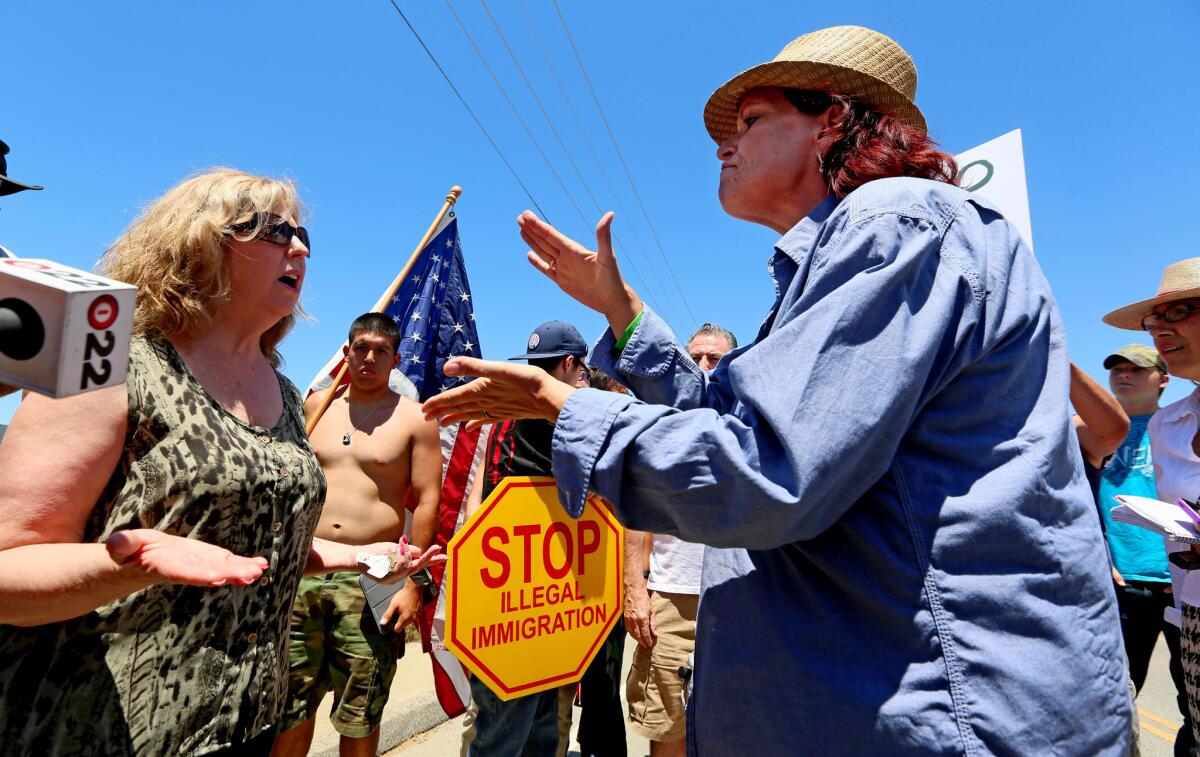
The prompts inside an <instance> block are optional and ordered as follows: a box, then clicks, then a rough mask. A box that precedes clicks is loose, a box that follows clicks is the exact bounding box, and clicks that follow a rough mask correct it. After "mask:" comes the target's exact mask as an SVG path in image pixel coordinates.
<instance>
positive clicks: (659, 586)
mask: <svg viewBox="0 0 1200 757" xmlns="http://www.w3.org/2000/svg"><path fill="white" fill-rule="evenodd" d="M736 347H737V337H735V336H734V335H733V332H731V331H729V330H728V329H725V328H722V327H720V326H718V325H717V324H715V323H706V324H704V325H703V326H701V327H700V328H698V329H696V332H695V333H694V334H692V337H691V339H688V341H687V346H686V349H687V353H688V356H689V357H691V359H692V361H693V362H694V363H695V364H696V365H697V366H698V367H699V368H700V370H702V371H705V372H708V371H711V370H713V369H714V368H716V367H717V363H719V362H720V361H721V358H722V357H724V355H725V353H727V352H729V351H731V350H733V349H735V348H736ZM703 567H704V545H703V544H693V543H692V542H686V541H683V540H682V539H680V538H678V537H675V536H671V535H670V534H652V533H646V532H644V531H634V530H632V529H626V530H625V630H627V631H629V635H630V636H632V637H633V638H634V640H635V641H636V642H637V643H638V646H637V648H636V650H635V651H634V655H633V667H631V668H630V670H629V678H628V679H627V681H626V685H625V698H626V700H628V702H629V723H630V725H631V726H632V727H633V730H634V731H636V732H638V733H639V734H641V735H642V736H645V737H646V738H648V739H650V757H675V756H676V755H679V756H682V755H684V754H686V752H687V750H686V748H685V747H686V744H685V742H684V735H685V727H686V718H685V714H684V706H683V687H684V685H685V684H686V681H685V680H684V678H683V676H682V675H681V670H680V669H681V668H687V667H689V662H688V656H689V655H691V654H692V652H693V650H695V648H696V609H697V606H698V605H699V603H700V572H701V569H702V568H703Z"/></svg>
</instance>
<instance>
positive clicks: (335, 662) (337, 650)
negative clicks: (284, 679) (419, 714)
mask: <svg viewBox="0 0 1200 757" xmlns="http://www.w3.org/2000/svg"><path fill="white" fill-rule="evenodd" d="M358 575H359V574H358V573H354V572H346V573H330V574H328V575H325V576H309V577H308V578H304V579H302V580H301V581H300V589H299V591H298V592H297V593H296V603H295V604H294V605H293V606H292V625H291V632H290V636H291V640H290V645H289V649H288V660H289V674H288V703H287V709H286V710H285V711H284V714H283V719H282V720H281V721H280V723H279V730H280V731H286V730H288V729H289V728H294V727H295V726H297V725H299V724H301V723H303V722H304V721H305V720H308V719H309V718H311V717H313V716H315V715H316V714H317V707H318V705H320V703H321V700H322V699H323V698H324V697H325V693H326V692H327V691H329V690H331V689H332V690H333V709H332V711H331V712H330V714H329V719H330V721H331V722H332V723H333V727H334V728H335V729H336V730H337V732H338V733H340V734H342V735H343V736H349V737H351V738H362V737H364V736H369V735H370V734H371V733H372V732H373V731H374V730H375V729H376V728H378V727H379V723H380V721H381V720H382V719H383V706H384V705H385V704H387V699H388V693H389V690H390V689H391V685H392V678H393V677H394V676H395V675H396V660H398V659H400V657H402V656H403V655H404V634H402V633H392V632H391V631H389V632H387V633H386V634H385V633H382V632H380V630H379V627H378V626H377V625H376V624H375V618H373V617H372V616H371V611H370V609H369V608H368V607H367V601H366V598H365V597H364V596H363V593H362V589H361V588H360V587H359V584H358Z"/></svg>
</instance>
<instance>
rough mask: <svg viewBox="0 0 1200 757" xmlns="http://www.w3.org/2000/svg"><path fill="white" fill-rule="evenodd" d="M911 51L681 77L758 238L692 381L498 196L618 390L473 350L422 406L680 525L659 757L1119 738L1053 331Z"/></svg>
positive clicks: (614, 296) (622, 506) (614, 293)
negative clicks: (678, 749) (761, 252)
mask: <svg viewBox="0 0 1200 757" xmlns="http://www.w3.org/2000/svg"><path fill="white" fill-rule="evenodd" d="M915 90H916V70H915V67H914V66H913V64H912V61H911V59H909V58H908V56H907V54H905V53H904V51H903V50H902V49H901V48H900V47H899V45H897V44H896V43H895V42H893V41H892V40H890V39H888V38H887V37H884V36H883V35H881V34H878V33H876V32H872V31H870V30H867V29H862V28H859V27H836V28H833V29H826V30H822V31H819V32H814V33H812V34H808V35H804V36H802V37H800V38H798V39H796V40H794V41H793V42H792V43H790V44H789V45H788V46H787V47H785V48H784V50H783V51H782V52H781V53H780V54H779V56H778V57H777V58H776V60H775V61H772V62H770V63H766V64H763V65H761V66H757V67H755V68H752V69H750V70H749V71H747V72H745V73H743V74H741V75H739V76H737V77H735V78H733V79H732V80H730V81H729V82H728V83H726V84H725V85H723V86H722V87H720V88H719V89H718V90H717V91H716V92H715V93H714V94H713V96H712V97H711V98H710V100H709V103H708V106H707V108H706V110H705V122H706V125H707V126H708V130H709V133H710V134H711V135H712V136H713V138H714V140H715V141H716V142H717V143H718V144H719V147H718V151H717V156H718V158H719V159H720V160H721V180H720V199H721V203H722V206H723V207H724V208H725V210H726V212H728V213H729V214H730V215H733V216H735V217H737V218H742V219H745V220H749V221H753V222H755V223H759V224H763V225H766V226H768V227H770V228H772V229H774V230H775V231H777V232H778V233H779V234H781V235H782V236H781V238H780V240H779V241H778V243H777V244H776V246H775V250H774V254H773V255H772V257H771V259H770V270H771V276H772V278H773V280H774V283H775V286H776V299H775V302H774V304H773V306H772V308H771V309H770V311H769V312H768V314H767V316H766V318H765V320H764V322H763V326H762V329H761V330H760V332H759V335H758V337H757V339H756V340H755V341H754V342H753V343H752V344H750V345H748V346H746V347H743V348H740V349H737V350H734V351H732V352H730V353H729V354H728V355H726V356H725V358H724V359H722V361H721V363H720V364H719V365H718V366H717V368H716V370H715V371H713V373H712V374H711V375H709V376H705V375H704V373H703V372H702V371H700V370H699V369H698V368H697V367H696V366H695V364H694V363H692V362H691V360H690V359H688V357H687V356H686V354H685V353H684V352H683V350H682V349H681V348H680V347H679V346H678V345H677V344H676V342H675V340H674V337H673V336H672V335H671V333H670V330H669V329H668V328H667V327H666V324H665V323H664V322H663V321H662V320H661V319H659V318H658V317H657V316H656V315H655V314H654V313H652V312H651V311H649V310H648V309H646V308H644V307H643V305H642V302H641V300H640V299H639V298H638V297H637V295H636V294H635V293H634V292H633V291H632V290H631V289H630V288H629V287H628V286H627V285H626V284H625V282H624V281H623V280H622V279H621V277H620V273H619V271H618V268H617V263H616V260H615V258H614V257H613V253H612V248H611V245H610V243H609V233H608V229H609V224H610V223H611V220H612V217H611V215H610V216H606V217H605V218H604V219H602V221H601V223H600V226H599V227H598V230H597V232H598V233H597V237H598V240H597V241H598V250H597V252H591V251H589V250H585V249H584V248H582V247H581V246H580V245H578V244H576V243H575V242H573V241H571V240H569V239H567V238H565V237H563V236H562V235H560V234H559V233H558V232H557V231H555V230H554V229H553V228H551V227H549V226H548V225H546V224H545V223H543V222H541V221H540V220H538V219H537V218H535V217H534V216H533V215H532V214H529V213H526V214H523V215H522V216H521V218H520V219H519V223H520V226H521V233H522V236H523V238H524V239H525V240H526V241H527V242H528V243H529V245H530V247H531V248H532V251H531V253H530V260H531V262H532V263H533V264H534V265H535V266H536V267H537V268H538V269H539V270H541V271H542V272H543V273H544V274H545V275H546V276H548V277H549V278H550V279H551V280H553V281H555V282H556V283H557V284H558V285H559V286H560V287H561V288H562V289H563V290H564V291H566V292H567V293H568V294H570V295H571V296H573V297H575V298H576V299H578V300H579V301H580V302H582V303H583V304H585V305H587V306H589V307H591V308H593V309H595V310H597V311H599V312H601V313H602V314H604V315H605V316H606V317H607V319H608V322H609V327H610V331H609V332H608V333H606V334H605V335H604V336H603V337H602V338H601V340H600V342H599V343H598V344H597V345H596V347H595V348H594V350H593V352H592V357H591V360H590V361H589V363H592V364H595V365H598V366H599V367H600V368H601V369H603V370H605V371H606V372H609V373H612V374H613V375H615V376H617V377H618V378H619V379H620V380H621V381H622V383H624V384H626V385H627V386H629V387H630V388H631V389H632V391H633V392H634V393H635V394H636V397H637V399H636V400H635V399H633V398H630V397H623V396H611V395H604V394H601V393H598V392H594V391H592V390H587V389H580V390H572V389H571V388H569V387H561V388H560V387H554V386H551V385H550V384H548V383H547V382H544V381H540V380H539V378H538V377H537V376H535V375H533V374H532V373H531V372H529V371H525V370H523V369H521V368H519V367H515V366H502V365H499V364H494V363H484V362H483V361H473V360H461V361H458V362H451V363H448V364H447V367H446V372H447V373H448V374H451V375H465V374H470V375H478V376H483V377H484V378H483V379H482V380H479V381H475V382H472V383H471V384H468V385H466V386H464V387H462V388H460V389H457V390H454V391H452V392H448V393H446V394H443V395H441V396H439V397H438V398H435V399H432V400H430V401H429V402H427V403H426V412H427V413H429V414H440V415H442V416H443V421H444V422H455V421H458V420H462V419H469V420H474V419H486V418H488V417H529V416H532V417H541V418H546V419H548V420H552V421H554V422H555V423H556V427H555V434H554V449H553V452H554V455H553V469H554V474H555V477H556V479H557V481H558V489H559V496H560V498H561V500H562V502H563V504H564V506H565V507H566V508H567V509H568V511H570V512H573V513H578V512H579V510H580V509H581V507H582V503H583V498H584V496H585V495H586V492H587V490H588V489H589V488H590V489H593V490H595V491H597V492H599V493H600V494H602V495H604V496H605V497H607V498H609V499H610V500H611V501H612V502H613V504H614V507H615V511H616V512H617V514H618V517H619V518H620V519H621V521H622V522H623V523H625V524H626V525H628V526H630V527H632V528H636V529H638V530H645V531H653V532H655V533H670V534H674V535H677V536H679V537H680V538H682V539H685V540H688V541H693V542H701V543H704V544H706V545H708V549H707V550H706V553H705V561H704V576H703V585H702V595H701V601H700V610H699V616H698V619H697V636H696V670H695V675H694V678H693V682H694V689H693V697H692V699H691V701H690V702H689V711H688V724H689V726H688V730H689V733H688V750H689V753H691V754H698V753H711V754H732V753H745V754H755V755H774V754H780V755H783V754H788V755H791V754H796V753H805V752H808V753H821V754H887V755H893V754H912V755H917V754H920V755H929V754H946V755H958V754H968V755H976V754H985V753H999V754H1022V755H1028V754H1038V755H1041V754H1064V755H1084V754H1087V755H1099V754H1112V755H1117V754H1125V753H1127V751H1128V749H1129V729H1130V715H1131V703H1130V700H1129V695H1128V692H1127V690H1126V687H1125V682H1126V675H1125V664H1124V656H1123V654H1122V651H1121V641H1120V632H1119V626H1118V619H1117V613H1116V605H1115V600H1114V595H1113V590H1112V587H1111V581H1110V579H1109V574H1108V563H1107V560H1106V557H1105V551H1104V545H1103V541H1102V537H1101V534H1100V529H1099V528H1098V527H1097V522H1096V512H1095V507H1094V505H1093V503H1092V502H1091V497H1090V493H1089V491H1088V488H1087V484H1086V480H1085V478H1084V475H1083V469H1082V464H1081V459H1080V457H1079V452H1078V448H1077V447H1078V444H1077V441H1076V439H1075V436H1074V433H1073V431H1072V429H1071V424H1070V417H1069V409H1068V408H1069V405H1068V400H1067V388H1068V361H1067V355H1066V344H1065V336H1064V334H1063V327H1062V323H1061V320H1060V319H1059V317H1058V312H1057V309H1056V308H1055V305H1054V300H1053V296H1052V295H1051V293H1050V289H1049V286H1048V284H1047V283H1046V281H1045V278H1044V277H1043V276H1042V274H1041V271H1040V269H1039V268H1038V265H1037V263H1036V261H1035V260H1034V258H1033V255H1032V253H1031V252H1030V250H1029V248H1028V247H1027V246H1026V245H1025V244H1024V243H1023V242H1022V241H1021V240H1020V236H1019V234H1018V233H1017V232H1016V230H1015V229H1014V227H1013V226H1012V225H1011V224H1009V223H1008V222H1007V221H1005V220H1004V218H1003V217H1002V216H1001V215H1000V214H999V213H998V212H996V211H995V209H993V208H991V207H990V206H988V205H987V204H986V203H985V202H982V201H980V200H978V199H976V198H972V197H971V196H969V195H968V194H967V193H966V192H965V191H963V190H961V189H959V188H957V187H955V186H953V185H952V184H951V178H952V177H953V176H954V174H955V168H954V164H953V161H952V160H951V158H950V157H949V156H948V155H946V154H945V153H942V152H940V151H938V150H937V149H936V147H935V146H934V145H933V144H932V143H931V142H930V141H929V139H928V137H927V135H926V132H925V122H924V118H923V117H922V116H921V114H920V111H919V110H917V108H916V106H915V105H914V104H913V97H914V96H915Z"/></svg>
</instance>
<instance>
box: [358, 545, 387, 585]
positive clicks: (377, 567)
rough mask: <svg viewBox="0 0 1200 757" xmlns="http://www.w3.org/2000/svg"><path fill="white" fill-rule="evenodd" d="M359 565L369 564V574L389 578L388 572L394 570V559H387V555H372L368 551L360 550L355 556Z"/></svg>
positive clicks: (373, 576)
mask: <svg viewBox="0 0 1200 757" xmlns="http://www.w3.org/2000/svg"><path fill="white" fill-rule="evenodd" d="M355 559H356V560H357V561H358V564H359V565H365V566H367V575H368V576H370V577H371V578H374V579H377V580H383V579H385V578H387V576H388V573H391V572H392V561H391V560H389V559H387V556H386V555H371V554H367V553H366V552H359V553H358V556H357V557H356V558H355Z"/></svg>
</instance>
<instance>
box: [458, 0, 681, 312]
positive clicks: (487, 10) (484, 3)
mask: <svg viewBox="0 0 1200 757" xmlns="http://www.w3.org/2000/svg"><path fill="white" fill-rule="evenodd" d="M479 4H480V5H481V6H483V11H484V13H486V14H487V17H488V19H489V20H490V21H491V22H492V28H493V29H495V30H496V35H497V36H498V37H500V41H501V42H502V43H503V44H504V49H505V50H507V51H508V57H509V59H511V60H512V63H513V66H514V67H515V68H516V69H517V73H518V74H519V75H520V76H521V81H523V82H524V83H525V88H526V89H528V90H529V94H530V96H532V97H533V101H534V102H535V103H536V104H537V107H538V110H539V111H541V113H542V118H544V119H545V120H546V125H547V126H548V127H549V128H550V133H551V134H553V135H554V139H555V140H556V141H557V142H558V146H559V147H560V148H561V149H562V151H563V154H564V155H565V156H566V158H567V162H568V163H570V165H571V169H572V170H573V171H574V172H575V176H576V178H578V179H579V183H580V184H582V185H583V191H584V192H585V193H587V196H588V198H589V199H590V200H591V201H592V205H593V207H595V209H596V212H597V213H599V212H601V207H600V203H599V201H598V200H596V196H595V195H594V194H592V190H591V187H590V186H589V185H588V181H587V179H585V178H584V176H583V172H582V171H580V170H579V166H578V165H577V164H576V163H575V159H574V158H572V157H571V150H570V148H568V147H567V144H566V142H565V141H563V138H562V135H561V134H559V132H558V129H557V128H556V127H555V126H554V119H552V118H550V114H549V113H547V112H546V107H545V106H544V105H543V104H542V99H541V98H540V97H538V94H537V89H536V88H535V87H534V86H533V82H531V81H530V80H529V77H528V76H526V74H525V69H524V68H522V66H521V62H520V60H518V59H517V54H516V52H514V51H513V48H512V45H510V44H509V43H508V38H507V37H506V36H504V31H503V30H502V29H501V28H500V23H499V22H498V21H497V20H496V17H495V15H493V13H492V10H491V8H489V7H488V4H487V0H479ZM522 12H524V8H522ZM535 36H536V32H535ZM538 44H539V46H540V45H541V41H540V40H538ZM544 53H545V49H544V48H543V54H544ZM556 78H557V76H556ZM563 96H564V98H565V97H566V92H565V91H564V92H563ZM572 110H573V109H572ZM610 188H611V185H610ZM622 212H624V211H622ZM613 244H615V245H616V246H617V248H618V249H619V250H620V251H621V255H622V256H623V257H629V256H627V255H626V253H625V247H624V245H622V244H621V241H620V239H618V237H617V235H616V234H613ZM642 255H643V256H644V257H645V258H646V265H647V266H649V268H650V272H651V273H652V274H653V275H654V279H655V282H656V283H657V285H658V287H659V290H660V291H662V292H663V293H664V294H665V295H667V297H668V298H670V291H669V290H668V288H667V286H666V284H664V283H663V281H662V278H661V277H660V276H659V275H658V269H657V268H655V267H654V263H653V262H652V261H651V260H650V256H649V255H648V254H646V251H645V248H643V249H642ZM629 262H630V265H631V267H633V268H634V271H635V272H636V273H638V278H639V280H641V278H642V277H641V273H640V272H638V271H637V267H636V263H635V262H634V261H633V259H632V257H630V259H629ZM644 283H645V282H644V281H643V284H644ZM668 302H669V304H670V305H671V307H672V310H674V307H675V304H674V302H673V301H671V300H670V299H668Z"/></svg>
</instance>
